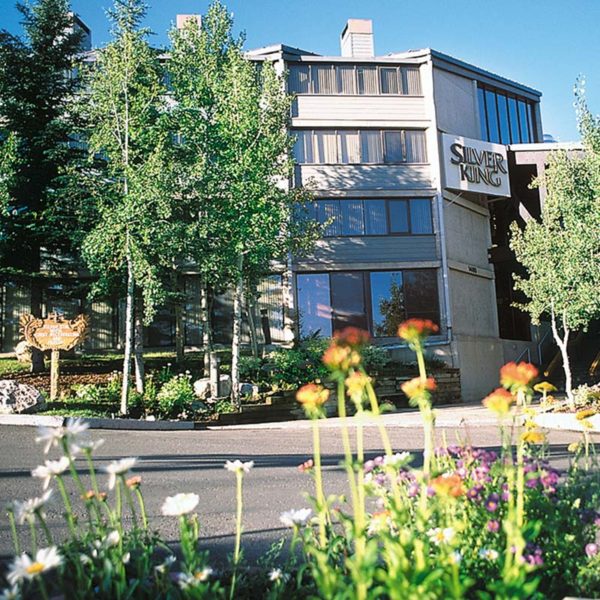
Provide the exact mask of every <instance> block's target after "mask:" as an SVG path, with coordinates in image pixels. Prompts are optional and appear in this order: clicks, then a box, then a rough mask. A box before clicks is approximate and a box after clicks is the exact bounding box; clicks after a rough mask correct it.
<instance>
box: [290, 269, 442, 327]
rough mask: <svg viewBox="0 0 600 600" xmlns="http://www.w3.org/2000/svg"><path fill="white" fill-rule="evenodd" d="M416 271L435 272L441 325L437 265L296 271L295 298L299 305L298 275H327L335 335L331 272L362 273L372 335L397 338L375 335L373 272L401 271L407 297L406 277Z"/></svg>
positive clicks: (331, 319)
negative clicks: (428, 266)
mask: <svg viewBox="0 0 600 600" xmlns="http://www.w3.org/2000/svg"><path fill="white" fill-rule="evenodd" d="M415 271H428V272H433V273H434V279H433V280H434V281H435V287H436V292H437V294H436V296H435V298H434V300H435V305H436V306H437V317H438V321H439V322H438V325H440V326H441V321H442V311H441V303H440V286H439V281H438V272H439V268H436V267H431V268H410V267H408V268H397V269H390V268H387V269H341V270H339V271H338V270H335V271H323V270H319V271H300V272H296V273H294V284H295V285H294V288H295V289H294V296H295V298H294V300H295V302H296V306H297V307H299V306H300V303H299V298H298V290H299V285H298V277H302V276H304V275H327V280H328V288H329V309H330V313H331V316H330V324H331V327H330V328H331V333H332V335H335V330H334V322H335V313H336V308H335V307H334V306H333V294H332V291H331V289H332V286H331V274H332V273H348V274H349V273H357V274H360V275H361V276H362V281H363V301H364V305H365V311H366V315H365V316H366V319H365V321H366V323H367V327H368V330H369V333H370V334H371V336H372V337H373V338H375V339H386V338H387V339H390V338H391V339H395V338H397V337H398V336H387V335H385V336H377V335H375V331H374V321H373V298H372V287H371V274H372V273H398V272H400V273H401V274H402V289H403V295H404V297H405V298H406V294H405V292H404V286H405V279H406V274H407V273H410V272H415ZM299 325H300V323H299V322H298V321H297V322H296V327H297V328H298V329H299ZM300 334H301V335H302V332H301V331H300ZM304 334H306V335H309V332H304Z"/></svg>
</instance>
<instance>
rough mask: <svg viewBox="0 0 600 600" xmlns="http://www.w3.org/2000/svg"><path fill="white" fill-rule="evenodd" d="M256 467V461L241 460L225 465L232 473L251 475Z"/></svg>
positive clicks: (230, 461)
mask: <svg viewBox="0 0 600 600" xmlns="http://www.w3.org/2000/svg"><path fill="white" fill-rule="evenodd" d="M253 466H254V461H253V460H250V461H248V462H242V461H241V460H233V461H232V460H228V461H227V462H226V463H225V468H226V469H227V470H228V471H231V472H232V473H242V472H244V473H249V472H250V469H251V468H252V467H253Z"/></svg>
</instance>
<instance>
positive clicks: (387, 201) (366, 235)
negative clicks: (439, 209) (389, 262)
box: [308, 196, 435, 239]
mask: <svg viewBox="0 0 600 600" xmlns="http://www.w3.org/2000/svg"><path fill="white" fill-rule="evenodd" d="M370 200H383V202H384V207H385V220H386V222H385V227H386V231H385V233H366V231H367V219H366V214H367V208H366V206H365V203H366V202H369V201H370ZM411 200H427V201H428V203H429V224H430V226H431V231H430V232H426V233H413V224H412V209H411ZM349 201H350V202H358V201H360V202H361V204H362V216H363V222H362V229H363V231H364V232H365V233H362V234H360V233H351V234H345V233H340V234H335V235H327V234H325V233H324V234H323V237H322V239H331V238H353V237H360V238H382V237H386V236H387V237H425V236H434V235H435V228H434V218H433V199H432V198H431V197H430V196H414V197H413V196H411V197H407V198H401V197H394V198H372V197H366V198H365V197H351V198H318V199H316V200H313V201H312V202H311V204H312V205H313V208H312V209H308V211H309V212H311V213H312V214H314V215H315V216H316V219H315V220H316V221H318V222H319V223H321V224H322V222H321V221H320V219H319V214H320V213H319V206H318V205H319V203H320V202H322V203H326V202H337V203H338V206H339V210H338V211H337V212H338V213H339V215H340V217H342V215H343V210H342V204H343V203H344V202H349ZM391 202H404V203H405V205H406V218H407V222H408V231H404V232H402V231H398V232H392V231H391V218H390V214H391V213H390V203H391ZM339 228H340V231H343V221H342V222H341V223H340V226H339Z"/></svg>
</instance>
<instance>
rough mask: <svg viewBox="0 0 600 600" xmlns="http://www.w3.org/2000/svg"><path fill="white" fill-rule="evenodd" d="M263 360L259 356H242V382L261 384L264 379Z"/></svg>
mask: <svg viewBox="0 0 600 600" xmlns="http://www.w3.org/2000/svg"><path fill="white" fill-rule="evenodd" d="M262 367H263V360H262V358H259V357H258V356H240V380H241V381H250V382H252V383H260V382H261V380H262V379H264V373H263V372H262Z"/></svg>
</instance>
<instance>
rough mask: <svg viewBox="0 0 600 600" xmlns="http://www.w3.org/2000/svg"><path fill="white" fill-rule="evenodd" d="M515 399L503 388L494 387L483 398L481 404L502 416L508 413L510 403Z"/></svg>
mask: <svg viewBox="0 0 600 600" xmlns="http://www.w3.org/2000/svg"><path fill="white" fill-rule="evenodd" d="M514 401H515V399H514V396H513V395H512V394H511V393H510V392H508V391H507V390H505V389H504V388H496V389H495V390H494V391H493V392H492V393H491V394H490V395H489V396H486V397H485V398H484V399H483V405H484V406H485V407H486V408H489V409H490V410H491V411H493V412H495V413H496V414H497V415H499V416H501V417H503V416H505V415H507V414H508V411H509V410H510V405H511V404H512V403H513V402H514Z"/></svg>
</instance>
